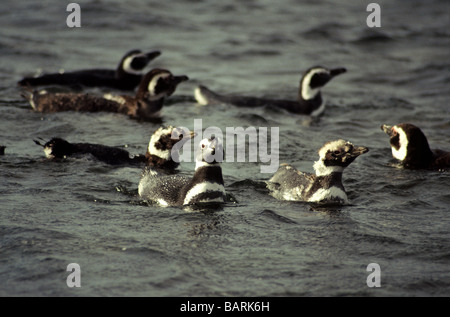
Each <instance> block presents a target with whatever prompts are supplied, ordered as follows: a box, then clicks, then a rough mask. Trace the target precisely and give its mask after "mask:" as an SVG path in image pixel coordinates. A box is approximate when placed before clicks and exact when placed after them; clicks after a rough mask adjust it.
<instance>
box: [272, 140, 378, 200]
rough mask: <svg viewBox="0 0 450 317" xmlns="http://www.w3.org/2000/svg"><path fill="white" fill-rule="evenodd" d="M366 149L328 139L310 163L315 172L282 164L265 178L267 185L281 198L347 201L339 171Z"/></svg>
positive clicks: (274, 195)
mask: <svg viewBox="0 0 450 317" xmlns="http://www.w3.org/2000/svg"><path fill="white" fill-rule="evenodd" d="M368 151H369V149H368V148H366V147H362V146H361V147H357V146H354V145H353V144H351V143H350V142H347V141H344V140H336V141H330V142H328V143H326V144H325V145H324V146H323V147H322V148H321V149H320V150H319V157H320V158H319V160H318V161H316V162H315V163H314V165H313V167H314V170H315V174H309V173H303V172H300V171H299V170H297V169H296V168H295V167H293V166H291V165H289V164H283V165H282V166H280V168H279V169H278V171H277V172H276V173H275V174H274V175H273V177H272V178H271V179H270V180H269V181H268V182H267V188H268V189H269V190H270V191H271V193H270V194H271V195H272V196H273V197H275V198H277V199H280V200H294V201H306V202H311V203H321V204H322V203H323V204H346V203H348V198H347V193H346V192H345V189H344V185H343V184H342V173H343V171H344V169H345V168H346V167H347V166H349V165H350V163H352V162H353V161H354V160H355V159H356V158H357V157H358V156H360V155H361V154H364V153H366V152H368Z"/></svg>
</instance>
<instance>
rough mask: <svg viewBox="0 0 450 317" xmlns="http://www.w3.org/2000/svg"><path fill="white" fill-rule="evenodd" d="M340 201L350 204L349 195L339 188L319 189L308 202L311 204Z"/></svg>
mask: <svg viewBox="0 0 450 317" xmlns="http://www.w3.org/2000/svg"><path fill="white" fill-rule="evenodd" d="M336 198H337V199H340V200H342V201H343V202H344V203H347V202H348V198H347V194H346V193H345V192H344V191H343V190H342V189H340V188H339V187H331V188H328V189H323V188H321V189H319V190H318V191H316V192H315V193H314V195H312V196H311V197H310V198H309V199H308V201H309V202H321V201H327V200H333V199H336Z"/></svg>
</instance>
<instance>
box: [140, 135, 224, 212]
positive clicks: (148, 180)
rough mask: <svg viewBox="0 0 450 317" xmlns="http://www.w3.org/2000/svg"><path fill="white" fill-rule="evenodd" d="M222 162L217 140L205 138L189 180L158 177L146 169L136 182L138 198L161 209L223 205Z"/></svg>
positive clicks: (221, 147) (219, 143) (221, 148)
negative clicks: (156, 204) (157, 205)
mask: <svg viewBox="0 0 450 317" xmlns="http://www.w3.org/2000/svg"><path fill="white" fill-rule="evenodd" d="M222 160H223V145H222V142H221V140H220V139H218V138H214V137H213V138H211V139H208V138H205V139H203V140H202V141H201V142H200V144H199V146H198V149H197V152H196V165H195V172H194V175H193V176H192V178H190V177H186V176H183V175H161V174H159V173H157V172H155V171H154V170H153V169H149V168H146V169H145V170H144V172H143V175H142V178H141V180H140V182H139V188H138V192H139V196H140V197H141V198H143V199H146V200H150V201H154V202H156V203H158V204H159V205H162V206H186V205H195V204H201V203H223V202H225V198H226V193H225V187H224V181H223V177H222V168H221V166H220V162H221V161H222Z"/></svg>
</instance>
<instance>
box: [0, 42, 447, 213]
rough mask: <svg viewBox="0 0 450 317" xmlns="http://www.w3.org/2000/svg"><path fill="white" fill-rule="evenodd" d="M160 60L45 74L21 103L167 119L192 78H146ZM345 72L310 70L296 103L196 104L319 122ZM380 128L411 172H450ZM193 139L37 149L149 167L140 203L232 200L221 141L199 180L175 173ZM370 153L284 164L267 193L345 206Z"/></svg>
mask: <svg viewBox="0 0 450 317" xmlns="http://www.w3.org/2000/svg"><path fill="white" fill-rule="evenodd" d="M160 54H161V53H160V52H159V51H150V52H147V53H145V52H142V51H140V50H132V51H130V52H128V53H127V54H126V55H125V56H123V58H122V59H121V61H120V63H119V66H118V67H117V69H115V70H114V69H87V70H80V71H73V72H63V73H54V74H44V75H39V76H35V77H26V78H23V79H22V80H20V81H19V82H18V84H19V85H20V86H22V87H23V88H24V89H23V92H22V96H23V97H24V98H26V99H27V100H28V101H29V103H30V104H31V106H32V108H33V110H34V111H37V112H43V113H49V112H59V111H81V112H115V113H122V114H126V115H128V116H129V117H131V118H136V119H144V120H145V119H154V118H160V116H161V109H162V107H163V105H164V100H165V98H167V97H169V96H171V95H172V94H173V93H174V92H175V90H176V88H177V86H178V85H179V84H180V83H182V82H184V81H186V80H188V79H189V78H188V77H187V76H184V75H181V76H175V75H173V74H172V73H171V72H170V71H169V70H166V69H161V68H154V69H152V70H150V71H149V72H147V73H146V74H143V70H144V68H145V67H146V66H147V65H148V63H149V62H150V61H152V60H153V59H154V58H156V57H158V56H159V55H160ZM345 72H346V69H345V68H336V69H327V68H325V67H320V66H315V67H311V68H309V69H308V70H306V71H305V72H304V73H303V75H302V77H301V81H300V87H299V91H298V99H297V100H270V99H264V98H257V97H249V96H236V95H230V94H219V93H217V92H213V91H211V90H210V89H208V88H207V87H205V86H198V87H197V88H196V89H195V91H194V97H195V99H196V101H197V102H198V103H199V104H202V105H207V104H213V103H224V104H230V105H233V106H236V107H262V106H270V107H276V108H281V109H283V111H285V112H286V113H292V114H294V115H308V116H312V117H315V116H318V115H320V114H321V113H322V112H323V110H324V106H325V102H324V100H323V99H322V96H321V88H322V87H324V86H325V85H326V84H327V83H328V82H329V81H330V80H331V79H332V78H334V77H335V76H337V75H339V74H342V73H345ZM46 85H61V86H69V87H107V88H112V89H115V90H123V91H136V93H135V95H134V96H131V95H116V94H111V93H108V94H104V95H102V96H100V95H96V94H92V93H82V92H72V91H71V92H60V93H52V92H48V91H46V90H40V91H39V90H34V89H33V88H32V87H35V86H46ZM136 88H137V89H136ZM381 129H382V130H383V131H384V132H385V133H386V134H387V135H388V136H389V139H390V146H391V149H392V155H393V157H394V158H396V159H397V160H399V161H400V162H401V164H402V165H403V166H404V167H405V168H410V169H435V170H445V169H447V168H448V167H449V166H450V152H444V151H441V150H431V149H430V147H429V145H428V141H427V139H426V137H425V135H424V134H423V132H422V131H421V130H420V128H418V127H416V126H414V125H412V124H409V123H401V124H397V125H394V126H388V125H382V126H381ZM186 134H188V135H186ZM194 135H195V133H194V132H192V131H189V132H188V133H187V132H186V131H180V130H179V128H176V127H173V126H162V127H160V128H159V129H157V130H156V131H155V132H154V133H153V135H152V136H151V138H150V142H149V144H148V147H147V151H146V153H145V154H142V155H137V156H133V157H131V156H130V154H129V153H128V152H127V151H126V150H124V149H122V148H117V147H110V146H106V145H100V144H91V143H69V142H68V141H66V140H64V139H61V138H56V137H55V138H53V139H51V140H50V141H48V142H42V143H41V142H40V141H38V140H35V143H36V144H38V145H40V146H42V147H43V149H44V152H45V155H46V156H47V157H48V158H52V159H63V158H66V157H68V156H73V155H84V154H90V155H92V156H93V157H95V158H96V159H98V160H101V161H103V162H105V163H108V164H140V165H144V166H145V168H144V169H143V173H142V177H141V179H140V182H139V186H138V193H139V196H140V197H142V198H143V199H145V200H150V201H153V202H156V203H158V204H160V205H162V206H186V205H195V204H203V203H224V202H226V200H227V198H226V197H227V195H226V191H225V187H224V181H223V177H222V170H221V166H220V163H221V159H223V145H222V141H221V140H220V139H219V138H215V137H211V138H205V139H203V140H201V142H200V144H199V145H198V148H197V151H196V155H195V160H196V164H195V171H194V174H193V176H192V177H186V176H182V175H178V174H176V173H175V172H174V171H175V169H176V168H177V166H178V163H177V162H175V161H174V160H173V157H172V154H171V152H172V149H173V147H174V145H175V144H176V143H177V142H179V141H181V140H182V139H183V138H186V137H188V138H192V137H193V136H194ZM174 136H175V137H174ZM368 151H369V149H368V148H366V147H363V146H355V145H353V144H352V143H350V142H348V141H345V140H342V139H340V140H335V141H330V142H327V143H326V144H325V145H324V146H323V147H322V148H321V149H319V151H318V154H319V159H318V160H317V161H316V162H315V163H314V165H313V167H314V170H315V174H310V173H304V172H301V171H299V170H297V169H296V168H295V167H294V166H292V165H289V164H282V165H281V166H280V167H279V169H278V171H277V172H276V173H275V174H274V175H273V176H272V178H270V180H268V181H267V182H266V184H267V188H268V190H269V191H270V194H271V195H272V196H273V197H275V198H277V199H281V200H293V201H306V202H311V203H319V204H346V203H347V202H348V198H347V194H346V191H345V189H344V186H343V184H342V173H343V171H344V169H345V168H346V167H347V166H349V165H350V164H351V163H352V162H353V161H354V160H355V159H356V158H357V157H358V156H360V155H362V154H364V153H367V152H368ZM1 154H4V147H0V155H1Z"/></svg>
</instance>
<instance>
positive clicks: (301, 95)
mask: <svg viewBox="0 0 450 317" xmlns="http://www.w3.org/2000/svg"><path fill="white" fill-rule="evenodd" d="M346 71H347V70H346V69H345V68H335V69H327V68H325V67H321V66H315V67H311V68H309V69H308V70H306V71H305V72H304V74H303V76H302V78H301V81H300V87H299V91H298V100H296V101H294V100H276V99H275V100H273V99H264V98H257V97H247V96H232V95H220V94H218V93H215V92H213V91H211V90H209V89H208V88H206V87H205V86H199V87H197V88H196V89H195V91H194V96H195V99H196V100H197V102H198V103H199V104H201V105H207V104H212V103H227V104H232V105H235V106H238V107H261V106H274V107H277V108H282V109H285V110H287V111H289V112H292V113H296V114H304V115H312V116H318V115H320V114H321V113H322V112H323V110H324V108H325V101H324V100H323V99H322V95H321V93H320V89H321V88H322V87H324V86H325V85H326V83H328V82H329V81H330V80H331V79H332V78H334V77H335V76H337V75H339V74H342V73H345V72H346Z"/></svg>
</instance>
